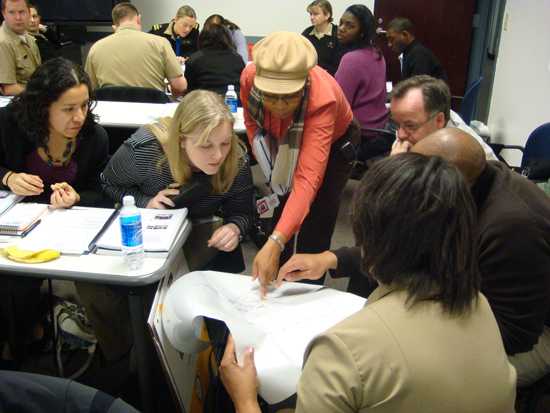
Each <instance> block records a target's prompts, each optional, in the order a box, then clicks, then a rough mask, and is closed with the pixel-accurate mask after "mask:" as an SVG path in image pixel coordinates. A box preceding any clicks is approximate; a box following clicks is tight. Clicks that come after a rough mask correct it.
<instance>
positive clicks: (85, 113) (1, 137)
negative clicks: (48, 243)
mask: <svg viewBox="0 0 550 413" xmlns="http://www.w3.org/2000/svg"><path fill="white" fill-rule="evenodd" d="M91 91H92V87H91V84H90V80H89V78H88V76H87V75H86V73H85V72H84V71H83V70H82V68H81V67H80V66H77V65H76V64H74V63H72V62H71V61H69V60H67V59H63V58H57V59H53V60H51V61H48V62H46V63H44V64H43V65H42V66H40V67H39V68H38V69H37V70H36V72H35V73H34V74H33V75H32V77H31V79H30V80H29V83H28V84H27V88H26V90H25V91H24V92H23V93H21V94H20V95H19V96H16V97H14V98H13V100H12V101H11V102H10V104H9V105H8V106H6V107H5V108H1V109H0V149H1V151H0V177H1V187H2V189H9V190H11V191H12V192H14V193H16V194H18V195H24V196H26V197H32V198H31V200H33V201H38V202H49V203H50V204H51V205H52V206H53V207H55V208H68V207H71V206H73V205H75V204H80V205H94V204H97V203H98V202H99V201H100V199H101V185H100V183H99V174H100V172H101V171H102V170H103V167H104V165H105V163H106V161H107V155H108V137H107V134H106V132H105V130H104V129H103V128H102V127H101V126H99V125H98V124H97V123H96V122H95V117H94V115H93V114H92V112H91V109H92V108H93V106H94V102H93V100H92V99H91V97H90V95H91ZM35 197H36V198H35Z"/></svg>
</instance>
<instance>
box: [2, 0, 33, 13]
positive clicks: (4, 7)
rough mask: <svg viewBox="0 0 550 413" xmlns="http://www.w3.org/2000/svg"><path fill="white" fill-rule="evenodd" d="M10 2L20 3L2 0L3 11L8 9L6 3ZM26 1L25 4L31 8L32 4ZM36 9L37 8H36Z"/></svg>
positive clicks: (12, 0)
mask: <svg viewBox="0 0 550 413" xmlns="http://www.w3.org/2000/svg"><path fill="white" fill-rule="evenodd" d="M8 1H11V2H16V1H18V0H2V8H1V10H2V11H4V10H5V9H6V3H7V2H8ZM24 1H25V4H26V5H27V8H29V7H31V4H30V2H29V0H24ZM35 8H36V7H35Z"/></svg>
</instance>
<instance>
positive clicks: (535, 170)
mask: <svg viewBox="0 0 550 413" xmlns="http://www.w3.org/2000/svg"><path fill="white" fill-rule="evenodd" d="M489 145H490V146H491V147H492V148H493V151H494V152H495V154H496V155H497V157H498V158H499V159H500V160H501V161H502V162H504V163H506V164H507V165H508V163H507V162H506V161H505V160H504V158H503V157H502V154H501V152H502V151H503V150H509V149H513V150H519V151H521V153H522V158H521V166H519V167H511V168H512V169H514V170H516V171H517V172H520V173H521V174H523V175H525V176H527V177H528V178H529V179H532V180H543V181H546V180H547V179H548V178H550V122H549V123H544V124H542V125H540V126H539V127H537V128H536V129H535V130H534V131H533V132H531V134H530V135H529V137H528V138H527V142H526V143H525V147H522V146H518V145H505V144H502V143H490V144H489ZM509 166H510V165H509Z"/></svg>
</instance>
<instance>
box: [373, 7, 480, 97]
mask: <svg viewBox="0 0 550 413" xmlns="http://www.w3.org/2000/svg"><path fill="white" fill-rule="evenodd" d="M474 12H475V0H460V1H457V0H376V1H375V5H374V15H375V17H376V20H377V22H378V23H379V24H378V27H381V28H382V29H383V30H386V28H387V24H388V23H389V22H390V20H391V19H393V18H394V17H407V18H409V19H410V20H411V21H412V22H413V24H414V25H415V29H416V38H417V39H418V40H419V41H420V42H421V43H423V44H424V45H425V46H426V47H428V48H429V49H431V50H432V51H433V53H434V54H435V55H436V56H437V58H438V59H439V60H440V62H441V64H442V65H443V67H444V69H445V71H446V72H447V76H448V78H449V86H450V88H451V94H452V95H457V96H463V95H464V91H465V89H466V81H467V77H468V63H469V58H470V47H471V42H472V25H473V18H474ZM378 44H379V47H380V48H381V49H382V52H383V53H384V57H385V58H386V63H387V66H388V81H390V80H391V81H392V82H394V83H395V82H397V81H399V80H400V79H401V71H400V66H399V60H398V59H397V56H396V54H395V53H394V52H392V51H391V49H390V48H389V47H388V46H387V43H386V37H385V36H384V35H379V39H378Z"/></svg>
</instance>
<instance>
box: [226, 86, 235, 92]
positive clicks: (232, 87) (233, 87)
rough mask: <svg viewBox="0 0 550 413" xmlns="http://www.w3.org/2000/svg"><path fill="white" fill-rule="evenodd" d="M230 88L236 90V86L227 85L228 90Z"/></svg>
mask: <svg viewBox="0 0 550 413" xmlns="http://www.w3.org/2000/svg"><path fill="white" fill-rule="evenodd" d="M230 90H232V91H235V86H233V85H227V91H230Z"/></svg>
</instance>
